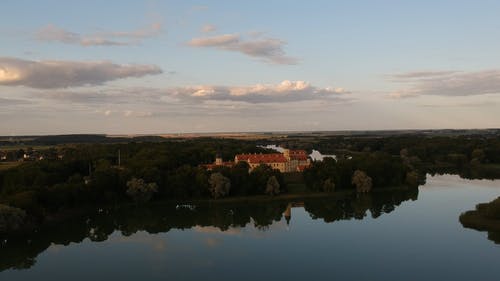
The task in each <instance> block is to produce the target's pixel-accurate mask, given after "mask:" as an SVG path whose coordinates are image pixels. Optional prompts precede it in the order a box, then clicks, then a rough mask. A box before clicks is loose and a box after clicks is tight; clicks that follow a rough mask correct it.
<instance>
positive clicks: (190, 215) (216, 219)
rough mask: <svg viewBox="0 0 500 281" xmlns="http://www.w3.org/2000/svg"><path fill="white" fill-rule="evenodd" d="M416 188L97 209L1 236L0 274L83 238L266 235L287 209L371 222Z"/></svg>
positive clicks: (412, 194)
mask: <svg viewBox="0 0 500 281" xmlns="http://www.w3.org/2000/svg"><path fill="white" fill-rule="evenodd" d="M417 197H418V190H417V189H411V190H394V191H381V192H372V193H370V194H356V193H341V194H335V195H332V196H327V197H320V198H309V199H303V200H295V203H294V202H290V201H286V200H266V201H263V202H252V203H248V202H239V203H227V202H226V203H220V202H218V203H209V202H205V203H200V204H196V205H175V204H150V205H146V206H134V207H130V206H128V207H121V208H114V209H105V210H100V212H97V213H95V214H92V215H87V216H82V217H80V218H76V219H72V220H69V221H68V222H66V223H64V224H58V225H53V226H50V227H44V228H41V229H37V230H36V231H34V232H32V233H30V234H24V235H16V236H11V237H3V238H2V239H1V240H0V241H1V242H0V243H1V245H0V271H3V270H6V269H26V268H30V267H32V266H33V265H34V264H35V262H36V257H37V256H38V255H39V254H40V253H42V252H44V251H45V250H47V248H49V247H50V246H51V245H52V244H55V245H69V244H70V243H80V242H82V241H83V240H84V239H89V240H91V241H94V242H100V241H106V240H107V239H108V238H109V236H110V235H111V234H112V233H114V232H115V231H119V232H120V233H121V234H122V235H124V236H130V235H132V234H134V233H136V232H138V231H146V232H148V233H151V234H155V233H166V232H168V231H170V230H171V229H181V230H184V229H191V228H194V227H216V228H218V229H220V230H221V231H227V230H229V229H230V228H238V227H240V228H243V227H246V226H249V225H251V224H253V225H254V226H255V227H256V228H257V229H259V230H262V231H267V230H269V229H270V226H271V225H273V224H274V223H276V222H278V221H281V220H282V219H283V218H284V219H286V221H287V222H290V219H291V215H292V213H291V208H292V207H303V208H304V209H305V210H306V211H307V212H309V214H310V216H311V217H312V218H313V219H323V220H324V221H325V222H334V221H338V220H350V219H353V218H354V219H363V218H364V217H366V216H367V211H370V214H371V216H372V217H373V218H377V217H379V216H380V215H382V214H384V213H389V212H392V211H393V210H394V209H395V207H396V206H398V205H400V204H401V202H403V201H406V200H410V199H411V200H416V199H417Z"/></svg>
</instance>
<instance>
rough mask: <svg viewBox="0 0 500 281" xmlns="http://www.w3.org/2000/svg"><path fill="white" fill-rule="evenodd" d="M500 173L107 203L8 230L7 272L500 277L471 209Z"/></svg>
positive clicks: (150, 276)
mask: <svg viewBox="0 0 500 281" xmlns="http://www.w3.org/2000/svg"><path fill="white" fill-rule="evenodd" d="M499 195H500V181H489V180H465V179H460V178H459V177H458V176H452V175H443V176H434V177H431V176H428V177H427V183H426V184H425V185H423V186H420V187H419V189H418V190H393V191H386V192H373V193H372V194H369V195H356V194H350V193H347V194H342V195H339V196H335V197H322V198H309V199H303V200H293V201H265V202H256V203H239V204H235V203H219V204H211V205H210V204H208V203H206V204H199V205H196V206H191V205H160V204H158V205H153V206H148V207H141V208H124V209H113V210H102V211H101V212H100V213H98V214H96V215H93V216H89V217H83V218H79V219H75V220H72V221H71V222H68V223H66V224H64V225H61V226H58V227H54V228H50V229H43V230H40V231H39V232H38V233H36V234H32V235H30V236H28V237H15V238H11V239H10V240H8V241H3V242H2V245H1V248H0V270H2V271H1V272H0V280H9V281H15V280H72V281H76V280H215V279H217V280H233V279H236V280H319V279H320V278H328V279H335V280H499V278H500V266H498V264H499V263H498V261H499V260H500V246H499V245H497V244H495V243H494V242H493V241H491V240H488V239H487V233H486V232H479V231H476V230H471V229H467V228H464V227H462V225H461V224H460V223H459V221H458V217H459V215H460V213H462V212H464V211H467V210H471V209H474V206H475V205H476V204H477V203H481V202H489V201H491V200H492V199H494V198H496V197H498V196H499Z"/></svg>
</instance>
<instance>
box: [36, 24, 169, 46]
mask: <svg viewBox="0 0 500 281" xmlns="http://www.w3.org/2000/svg"><path fill="white" fill-rule="evenodd" d="M161 31H162V25H161V23H153V24H151V25H150V26H148V27H145V28H141V29H137V30H133V31H118V32H97V33H94V34H87V35H82V34H79V33H75V32H71V31H68V30H65V29H63V28H60V27H57V26H55V25H52V24H49V25H47V26H45V27H42V28H41V29H40V30H38V31H37V32H36V34H35V38H36V39H37V40H40V41H45V42H60V43H64V44H73V45H81V46H84V47H88V46H126V45H135V44H139V43H140V42H141V40H142V39H144V38H149V37H154V36H157V35H159V34H160V33H161Z"/></svg>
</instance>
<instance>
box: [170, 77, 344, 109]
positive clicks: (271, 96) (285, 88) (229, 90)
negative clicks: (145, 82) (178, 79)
mask: <svg viewBox="0 0 500 281" xmlns="http://www.w3.org/2000/svg"><path fill="white" fill-rule="evenodd" d="M166 93H167V94H169V95H171V96H174V97H176V98H179V99H190V100H199V101H203V100H211V101H235V102H246V103H254V104H255V103H283V102H296V101H304V100H318V99H338V98H339V96H340V95H342V94H346V93H348V92H347V91H346V90H344V89H342V88H319V87H315V86H313V85H311V84H309V83H307V82H304V81H289V80H285V81H283V82H281V83H279V84H277V85H262V84H257V85H253V86H232V87H230V86H211V85H202V86H193V87H181V88H175V89H169V90H167V91H166Z"/></svg>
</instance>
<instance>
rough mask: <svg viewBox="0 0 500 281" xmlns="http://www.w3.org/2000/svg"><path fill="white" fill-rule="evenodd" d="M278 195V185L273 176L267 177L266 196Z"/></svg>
mask: <svg viewBox="0 0 500 281" xmlns="http://www.w3.org/2000/svg"><path fill="white" fill-rule="evenodd" d="M279 193H280V183H279V182H278V180H277V179H276V177H275V176H272V177H269V179H268V180H267V185H266V194H268V195H271V196H273V195H277V194H279Z"/></svg>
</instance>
